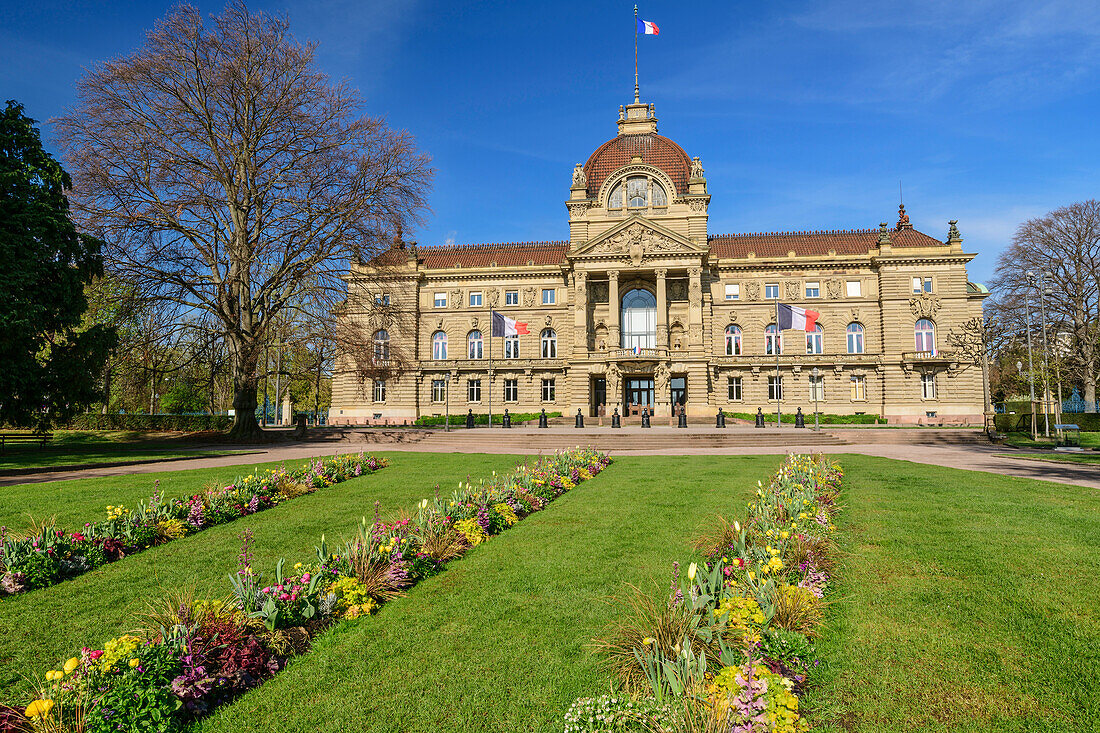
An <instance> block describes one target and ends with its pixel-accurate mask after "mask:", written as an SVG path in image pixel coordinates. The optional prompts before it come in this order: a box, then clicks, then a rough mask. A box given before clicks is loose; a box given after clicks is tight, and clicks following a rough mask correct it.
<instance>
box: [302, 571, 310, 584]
mask: <svg viewBox="0 0 1100 733" xmlns="http://www.w3.org/2000/svg"><path fill="white" fill-rule="evenodd" d="M302 582H303V583H308V582H309V573H302Z"/></svg>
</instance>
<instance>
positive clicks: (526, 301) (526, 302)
mask: <svg viewBox="0 0 1100 733" xmlns="http://www.w3.org/2000/svg"><path fill="white" fill-rule="evenodd" d="M523 307H524V308H534V307H535V288H534V287H532V286H527V287H526V288H524V289H523Z"/></svg>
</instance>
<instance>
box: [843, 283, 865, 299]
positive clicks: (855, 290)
mask: <svg viewBox="0 0 1100 733" xmlns="http://www.w3.org/2000/svg"><path fill="white" fill-rule="evenodd" d="M844 287H845V292H846V293H847V294H848V297H849V298H862V297H863V282H862V281H860V280H849V281H848V282H846V283H845V284H844Z"/></svg>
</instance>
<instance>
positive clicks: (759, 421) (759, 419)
mask: <svg viewBox="0 0 1100 733" xmlns="http://www.w3.org/2000/svg"><path fill="white" fill-rule="evenodd" d="M756 427H758V428H762V427H764V413H763V412H761V408H759V407H757V408H756Z"/></svg>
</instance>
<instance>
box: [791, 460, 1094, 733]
mask: <svg viewBox="0 0 1100 733" xmlns="http://www.w3.org/2000/svg"><path fill="white" fill-rule="evenodd" d="M843 464H844V467H845V469H846V490H845V495H844V503H845V505H846V509H845V511H844V513H843V514H842V515H841V518H840V521H839V524H840V527H841V530H842V537H843V539H844V549H845V550H847V552H848V553H849V554H848V555H847V558H846V560H845V561H844V563H843V576H842V578H841V579H840V582H839V583H838V584H837V587H836V595H835V596H834V598H835V599H836V600H835V602H834V604H833V607H832V614H831V617H832V622H833V623H832V628H830V629H829V630H827V631H826V632H825V635H824V639H823V641H822V643H821V644H820V645H819V653H820V655H821V657H822V659H823V660H824V666H823V670H822V673H821V674H820V676H819V680H818V682H819V686H818V687H817V688H816V689H815V691H814V693H813V695H812V697H811V699H810V700H809V702H810V704H811V705H813V706H816V708H817V713H816V715H815V716H814V717H815V719H816V720H817V721H818V722H819V728H817V729H815V730H820V731H822V732H830V733H831V732H836V733H840V732H841V731H844V732H845V733H847V732H850V731H860V732H862V731H865V732H867V733H872V732H874V733H878V732H879V731H914V732H915V731H921V733H930V732H933V731H944V732H945V733H946V732H947V731H951V732H952V733H966V732H970V731H991V732H992V731H998V732H1007V731H1020V732H1021V733H1022V732H1023V731H1027V732H1028V733H1037V732H1039V731H1049V732H1051V733H1054V731H1058V732H1059V733H1061V732H1063V731H1081V732H1084V731H1096V730H1097V727H1096V726H1097V722H1098V721H1100V684H1098V680H1100V609H1098V607H1097V603H1096V602H1097V599H1098V598H1100V580H1098V578H1100V549H1098V548H1100V491H1098V490H1097V489H1091V488H1084V487H1076V486H1066V485H1063V484H1056V483H1047V482H1042V481H1032V480H1028V479H1020V478H1012V477H1006V476H998V475H995V474H989V473H980V472H970V471H961V470H956V469H948V468H937V467H932V466H920V465H917V464H911V463H905V462H895V461H887V460H880V459H872V458H863V457H854V456H853V457H844V458H843Z"/></svg>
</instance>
